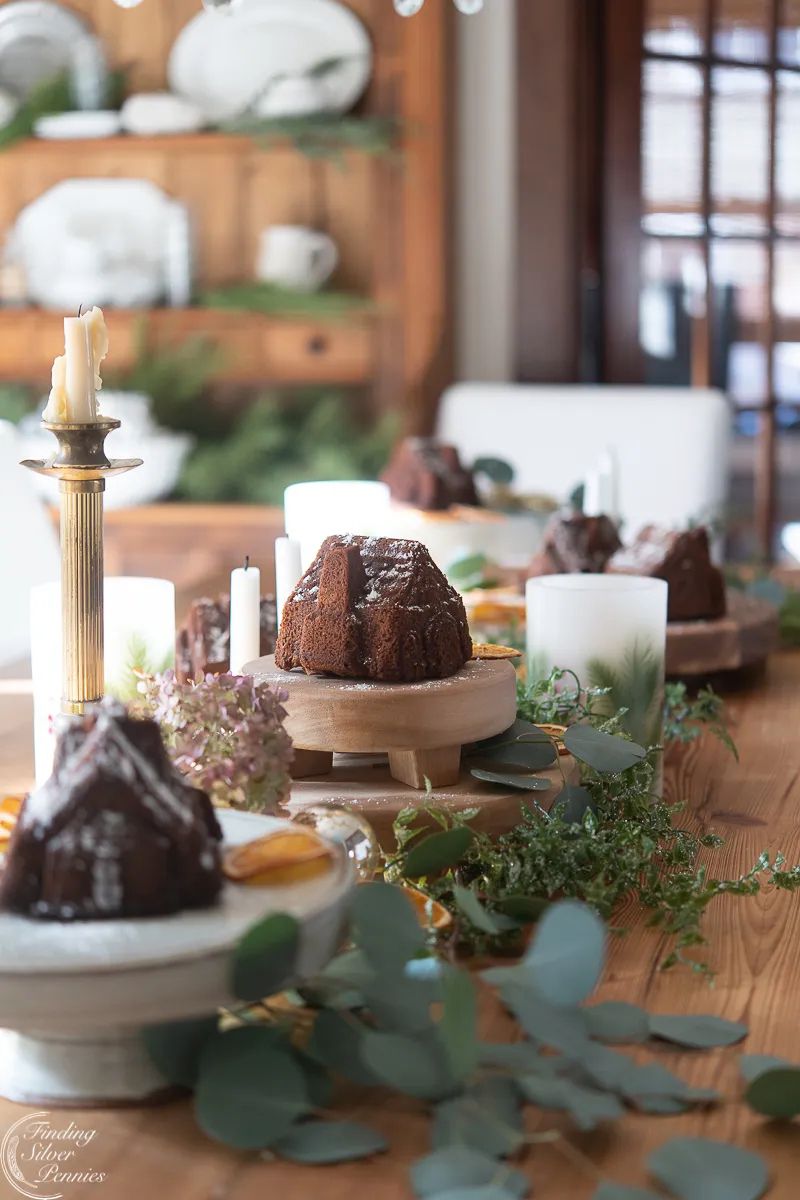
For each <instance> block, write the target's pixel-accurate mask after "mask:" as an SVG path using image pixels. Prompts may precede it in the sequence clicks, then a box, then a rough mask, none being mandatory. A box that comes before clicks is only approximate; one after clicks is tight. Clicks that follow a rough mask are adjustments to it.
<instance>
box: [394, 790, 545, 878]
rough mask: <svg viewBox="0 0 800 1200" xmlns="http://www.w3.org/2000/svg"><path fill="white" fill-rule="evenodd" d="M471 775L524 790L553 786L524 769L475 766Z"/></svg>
mask: <svg viewBox="0 0 800 1200" xmlns="http://www.w3.org/2000/svg"><path fill="white" fill-rule="evenodd" d="M470 775H472V777H473V778H474V779H480V780H481V781H482V782H483V783H497V784H499V785H500V786H501V787H506V788H509V787H510V788H519V789H520V790H521V791H523V792H547V791H549V790H550V788H551V787H552V784H551V783H550V780H549V779H543V778H542V777H541V776H540V775H526V774H525V773H524V772H522V771H502V772H501V771H485V770H484V769H483V768H482V767H473V768H472V769H471V771H470ZM436 836H439V837H443V836H444V835H443V834H438V835H436ZM406 873H407V874H408V868H406ZM420 874H421V872H420Z"/></svg>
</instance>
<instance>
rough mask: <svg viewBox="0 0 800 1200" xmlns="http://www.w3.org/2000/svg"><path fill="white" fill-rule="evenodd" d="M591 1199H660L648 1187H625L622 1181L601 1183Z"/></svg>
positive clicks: (660, 1198) (660, 1199)
mask: <svg viewBox="0 0 800 1200" xmlns="http://www.w3.org/2000/svg"><path fill="white" fill-rule="evenodd" d="M592 1200H662V1197H661V1196H657V1195H656V1193H655V1192H651V1191H650V1190H649V1189H648V1188H640V1187H627V1186H626V1185H625V1184H624V1183H611V1182H610V1181H609V1182H607V1183H601V1184H600V1186H599V1187H598V1188H597V1191H595V1192H593V1193H592Z"/></svg>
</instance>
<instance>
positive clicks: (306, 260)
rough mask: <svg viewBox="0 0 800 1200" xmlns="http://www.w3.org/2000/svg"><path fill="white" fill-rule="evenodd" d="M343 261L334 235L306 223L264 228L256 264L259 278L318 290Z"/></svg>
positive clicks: (310, 290) (294, 289)
mask: <svg viewBox="0 0 800 1200" xmlns="http://www.w3.org/2000/svg"><path fill="white" fill-rule="evenodd" d="M338 262H339V251H338V250H337V248H336V243H335V242H334V240H333V238H331V237H328V235H327V233H321V232H320V231H319V230H317V229H306V228H305V226H303V225H272V226H270V228H269V229H265V230H263V232H262V234H261V244H260V248H259V254H258V262H257V264H256V272H257V274H258V278H259V279H260V280H262V282H264V283H274V284H278V285H279V286H280V287H285V288H290V289H291V290H292V291H295V292H316V291H317V290H318V289H319V288H321V287H322V285H323V284H325V283H327V281H328V280H329V279H330V277H331V275H332V274H333V272H334V271H335V270H336V266H337V264H338Z"/></svg>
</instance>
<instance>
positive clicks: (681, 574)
mask: <svg viewBox="0 0 800 1200" xmlns="http://www.w3.org/2000/svg"><path fill="white" fill-rule="evenodd" d="M607 570H608V571H609V572H612V573H614V574H619V575H649V576H650V577H651V578H653V579H665V580H666V581H667V583H668V585H669V599H668V601H667V620H668V621H700V620H713V619H714V618H716V617H722V616H724V615H725V611H726V607H727V605H726V599H725V580H724V578H723V575H722V572H721V571H720V570H719V568H718V567H715V566H714V564H713V563H712V561H711V547H710V545H709V542H708V532H707V530H706V529H704V528H703V527H702V526H698V527H697V528H696V529H687V530H685V531H683V532H677V531H676V530H670V529H659V528H658V527H657V526H655V525H647V526H646V527H645V528H644V529H643V530H642V531H641V533H640V534H639V535H638V537H637V538H636V541H635V542H634V543H633V545H632V546H626V547H625V549H624V550H619V551H618V552H617V553H616V554H615V555H614V556H613V558H612V559H611V561H610V562H609V564H608V567H607Z"/></svg>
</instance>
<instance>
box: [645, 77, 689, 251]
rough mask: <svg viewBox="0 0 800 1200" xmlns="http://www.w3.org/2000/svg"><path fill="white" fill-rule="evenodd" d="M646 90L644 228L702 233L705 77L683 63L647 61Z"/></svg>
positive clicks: (656, 230)
mask: <svg viewBox="0 0 800 1200" xmlns="http://www.w3.org/2000/svg"><path fill="white" fill-rule="evenodd" d="M642 87H643V93H644V95H643V112H642V187H643V192H644V196H643V201H644V203H643V220H644V228H645V230H646V231H647V232H648V233H654V234H661V235H667V234H677V235H687V234H689V235H691V234H696V233H702V231H703V222H702V217H701V210H702V174H703V109H702V97H703V73H702V71H701V69H700V68H699V67H694V66H690V65H688V64H684V63H671V62H654V61H650V62H645V64H644V75H643V81H642Z"/></svg>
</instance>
